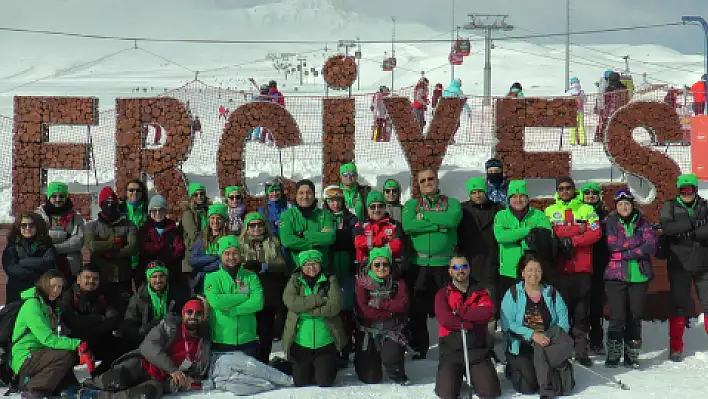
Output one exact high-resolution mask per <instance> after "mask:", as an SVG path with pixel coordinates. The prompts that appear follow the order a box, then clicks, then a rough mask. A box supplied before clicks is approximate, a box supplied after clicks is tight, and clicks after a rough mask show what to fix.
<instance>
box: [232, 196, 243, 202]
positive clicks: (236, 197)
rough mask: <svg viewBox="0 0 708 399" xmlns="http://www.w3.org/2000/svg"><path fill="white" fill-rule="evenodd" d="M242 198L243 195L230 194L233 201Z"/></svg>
mask: <svg viewBox="0 0 708 399" xmlns="http://www.w3.org/2000/svg"><path fill="white" fill-rule="evenodd" d="M241 198H243V197H241V196H240V195H229V199H230V200H231V201H234V200H237V199H239V200H240V199H241Z"/></svg>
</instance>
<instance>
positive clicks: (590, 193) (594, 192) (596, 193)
mask: <svg viewBox="0 0 708 399" xmlns="http://www.w3.org/2000/svg"><path fill="white" fill-rule="evenodd" d="M583 194H584V195H600V192H599V191H597V190H585V191H583Z"/></svg>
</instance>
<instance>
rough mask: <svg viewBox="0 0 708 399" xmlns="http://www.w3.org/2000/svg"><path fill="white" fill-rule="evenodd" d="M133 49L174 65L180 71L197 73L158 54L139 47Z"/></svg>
mask: <svg viewBox="0 0 708 399" xmlns="http://www.w3.org/2000/svg"><path fill="white" fill-rule="evenodd" d="M135 49H136V50H141V51H144V52H146V53H148V54H150V55H152V56H153V57H157V58H159V59H161V60H163V61H166V62H169V63H170V64H173V65H176V66H178V67H180V68H182V69H186V70H187V71H189V72H192V73H194V72H197V71H195V70H194V69H192V68H189V67H187V66H184V65H182V64H180V63H179V62H176V61H173V60H171V59H169V58H166V57H163V56H161V55H159V54H157V53H154V52H152V51H150V50H147V49H145V48H142V47H140V46H137V47H135Z"/></svg>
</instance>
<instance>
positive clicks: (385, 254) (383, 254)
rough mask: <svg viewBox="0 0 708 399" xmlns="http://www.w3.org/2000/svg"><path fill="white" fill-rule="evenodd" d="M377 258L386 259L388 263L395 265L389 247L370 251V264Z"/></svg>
mask: <svg viewBox="0 0 708 399" xmlns="http://www.w3.org/2000/svg"><path fill="white" fill-rule="evenodd" d="M376 258H386V260H388V263H393V254H391V248H389V247H388V246H385V247H378V248H372V249H371V251H369V263H371V262H373V261H374V259H376Z"/></svg>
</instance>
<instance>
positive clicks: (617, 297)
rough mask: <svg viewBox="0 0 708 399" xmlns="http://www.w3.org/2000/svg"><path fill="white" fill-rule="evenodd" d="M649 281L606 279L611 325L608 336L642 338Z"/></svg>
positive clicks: (616, 338) (612, 337) (624, 338)
mask: <svg viewBox="0 0 708 399" xmlns="http://www.w3.org/2000/svg"><path fill="white" fill-rule="evenodd" d="M648 289H649V283H625V282H624V281H606V282H605V291H606V292H607V304H608V306H609V307H610V326H609V327H608V328H607V338H608V339H611V340H616V341H622V340H624V341H633V340H641V339H642V315H643V314H644V300H645V298H646V296H647V290H648Z"/></svg>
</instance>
